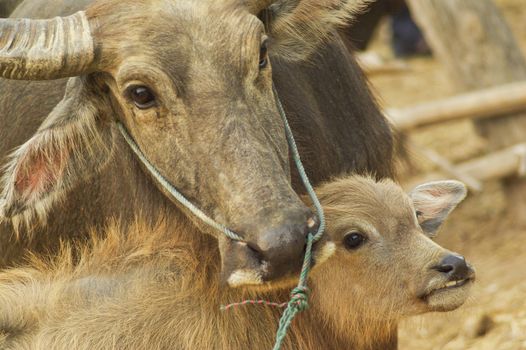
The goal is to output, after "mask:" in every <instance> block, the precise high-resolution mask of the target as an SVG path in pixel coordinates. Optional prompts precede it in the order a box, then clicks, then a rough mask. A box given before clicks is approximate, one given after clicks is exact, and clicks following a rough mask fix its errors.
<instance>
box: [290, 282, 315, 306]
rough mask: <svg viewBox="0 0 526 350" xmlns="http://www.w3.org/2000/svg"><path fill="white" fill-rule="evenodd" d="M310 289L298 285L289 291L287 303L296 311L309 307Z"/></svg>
mask: <svg viewBox="0 0 526 350" xmlns="http://www.w3.org/2000/svg"><path fill="white" fill-rule="evenodd" d="M309 296H310V289H309V288H308V287H306V286H305V287H304V286H299V287H296V288H294V289H293V290H292V292H291V293H290V301H289V305H296V306H294V307H295V308H296V309H297V311H298V312H302V311H305V310H307V309H308V308H309Z"/></svg>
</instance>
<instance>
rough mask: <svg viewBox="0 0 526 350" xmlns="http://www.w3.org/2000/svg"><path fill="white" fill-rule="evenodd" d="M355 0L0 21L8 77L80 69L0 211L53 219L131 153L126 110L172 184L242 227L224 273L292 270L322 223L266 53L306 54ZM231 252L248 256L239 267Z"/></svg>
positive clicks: (23, 159)
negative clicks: (301, 191) (295, 156)
mask: <svg viewBox="0 0 526 350" xmlns="http://www.w3.org/2000/svg"><path fill="white" fill-rule="evenodd" d="M360 4H361V1H352V0H347V1H319V0H316V1H314V0H304V1H270V0H267V1H263V0H261V1H256V0H251V1H250V0H248V1H241V0H217V1H215V0H203V1H193V0H176V1H169V0H147V1H131V0H125V1H120V0H119V1H116V0H110V1H107V0H104V1H102V0H101V1H95V2H94V3H93V4H92V5H91V6H90V7H89V8H88V9H87V11H86V12H78V13H76V14H74V15H72V16H69V17H64V18H55V19H51V20H26V19H2V20H0V33H1V36H0V76H1V77H4V78H7V79H26V80H42V79H57V78H64V77H71V78H70V80H69V83H68V85H67V88H66V91H65V95H64V98H63V100H62V101H61V102H60V103H59V104H58V105H57V106H56V108H55V109H54V110H53V112H52V113H51V114H50V115H49V116H48V118H47V119H46V120H45V122H44V123H43V124H42V126H41V128H40V129H39V130H38V132H37V133H36V134H35V135H34V136H33V137H32V138H31V139H30V140H29V141H27V142H26V143H25V144H24V145H22V146H21V147H20V148H19V149H18V150H17V151H16V152H15V153H14V154H13V157H12V159H11V161H10V162H9V165H8V168H7V171H6V173H5V175H4V178H3V193H2V198H3V199H2V201H3V202H2V204H1V208H0V214H2V215H3V216H5V217H9V218H13V219H14V222H16V221H19V222H20V221H22V222H24V221H25V222H26V223H28V222H29V221H31V220H32V219H33V218H34V217H35V216H37V217H40V219H41V220H44V219H45V217H46V213H47V212H48V210H49V208H50V207H51V206H52V204H53V203H54V202H56V201H57V200H60V199H61V198H63V197H64V195H65V194H66V193H67V191H69V190H71V188H73V187H74V186H75V185H76V184H77V183H79V182H81V181H84V180H85V179H86V178H88V177H90V176H94V175H96V173H97V171H98V170H99V169H101V168H102V167H104V165H105V164H106V163H107V162H108V161H109V160H110V159H112V157H119V154H116V153H118V152H123V148H119V147H116V146H115V145H118V144H123V142H122V136H121V135H120V134H119V133H118V132H117V128H116V122H118V123H120V124H122V125H124V126H125V127H126V129H127V130H128V131H129V133H130V134H131V136H132V138H133V139H134V140H135V142H136V143H137V144H138V145H139V147H140V149H141V150H142V152H143V153H144V154H145V156H146V157H147V158H148V159H149V161H150V162H151V163H153V165H154V166H155V167H156V168H157V169H158V170H159V172H160V173H161V174H162V175H163V176H164V177H165V178H166V179H167V180H168V181H169V182H170V183H171V184H173V185H174V186H175V187H177V188H178V189H179V190H180V191H181V192H182V193H183V194H184V195H186V197H187V198H188V199H190V200H191V201H192V202H193V203H194V204H196V205H197V206H198V207H200V208H201V209H202V210H203V211H205V212H206V213H208V214H209V215H210V216H211V217H212V218H213V219H215V220H216V221H218V222H220V223H222V224H224V225H226V226H228V227H229V228H231V229H232V230H233V231H235V232H236V233H238V234H239V235H240V236H242V237H243V240H244V242H242V243H234V242H231V241H228V240H226V241H225V240H223V241H222V243H221V244H220V247H221V252H222V259H223V266H225V267H226V268H227V270H228V271H227V272H226V273H225V274H224V275H225V279H227V280H229V278H230V276H231V275H235V276H237V277H236V278H234V280H235V281H236V282H235V283H233V284H248V283H261V282H263V281H268V280H275V279H277V278H280V277H283V276H285V275H288V274H290V273H292V272H297V271H298V270H299V268H300V265H301V260H302V255H303V251H304V245H305V238H306V235H307V232H308V231H309V230H314V229H316V227H315V225H310V226H311V227H309V225H308V224H307V222H308V221H309V219H311V220H310V222H313V220H314V219H313V214H312V213H311V211H310V210H309V209H308V208H307V207H306V206H305V205H304V204H302V202H301V201H300V199H299V198H298V196H297V195H296V194H295V193H294V191H293V190H292V188H291V185H290V174H289V173H290V169H289V161H288V160H289V157H288V147H287V142H286V138H285V133H284V127H283V123H282V120H281V119H280V115H279V113H278V111H277V108H276V105H275V100H274V95H273V91H272V76H271V73H272V72H271V64H270V61H269V55H274V56H281V57H283V58H285V59H305V58H306V57H307V56H308V55H309V54H310V52H312V50H313V48H314V47H315V46H316V45H317V44H319V42H320V41H322V40H323V39H324V38H325V37H326V36H328V35H329V33H330V32H331V30H332V29H333V28H334V26H335V25H337V24H339V23H341V22H342V21H343V20H344V19H345V18H346V17H348V16H349V15H350V14H351V13H352V11H353V10H354V9H356V8H358V7H359V6H360ZM126 152H128V151H126ZM115 176H121V175H120V174H116V175H115ZM154 182H155V181H154ZM156 185H157V186H158V187H159V189H160V190H163V188H162V186H160V185H159V184H157V183H156ZM182 209H184V208H182ZM192 219H194V218H193V217H192ZM196 224H198V225H199V224H200V222H198V221H197V220H196ZM203 229H205V228H204V227H203ZM212 233H213V234H217V232H212ZM233 251H235V252H236V254H240V255H242V256H243V257H244V258H246V259H248V260H249V261H250V263H248V264H244V265H243V268H242V269H241V268H239V266H237V265H236V264H235V263H232V262H231V259H230V257H229V255H228V254H227V253H228V252H233ZM247 266H248V267H249V268H248V270H247V268H246V267H247ZM239 276H242V277H239Z"/></svg>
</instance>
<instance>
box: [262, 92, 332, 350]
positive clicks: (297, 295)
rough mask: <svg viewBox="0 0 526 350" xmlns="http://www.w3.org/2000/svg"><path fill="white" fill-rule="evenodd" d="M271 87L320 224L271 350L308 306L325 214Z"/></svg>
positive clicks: (280, 105)
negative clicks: (315, 252)
mask: <svg viewBox="0 0 526 350" xmlns="http://www.w3.org/2000/svg"><path fill="white" fill-rule="evenodd" d="M272 89H273V91H274V98H275V99H276V105H277V107H278V111H279V114H280V115H281V118H282V119H283V124H284V125H285V132H286V134H287V141H288V143H289V147H290V152H291V154H292V158H293V159H294V163H296V168H298V172H299V174H300V177H301V181H302V182H303V185H304V186H305V189H306V190H307V193H308V194H309V197H310V199H311V201H312V203H313V204H314V207H315V208H316V211H317V214H318V219H319V221H320V225H319V226H318V231H317V232H316V234H315V235H312V233H309V235H308V237H307V248H306V249H305V257H304V259H303V266H302V269H301V272H300V279H299V282H298V285H297V286H296V288H294V289H293V290H292V292H291V293H290V295H291V298H290V301H289V303H288V305H287V308H286V309H285V311H284V312H283V315H282V316H281V319H280V320H279V327H278V331H277V333H276V342H275V343H274V348H273V350H279V349H281V346H282V345H283V341H284V340H285V336H286V335H287V331H288V329H289V327H290V325H291V324H292V320H293V319H294V317H295V316H296V314H297V313H298V312H301V311H305V310H307V309H308V308H309V294H310V290H309V288H308V287H307V278H308V276H309V272H310V267H311V264H312V245H313V244H314V243H315V242H317V241H318V240H319V239H320V238H321V236H322V235H323V232H324V231H325V214H324V212H323V208H322V206H321V203H320V201H319V200H318V196H316V192H314V189H313V188H312V185H311V183H310V181H309V177H308V176H307V173H306V172H305V168H304V167H303V163H302V162H301V158H300V154H299V151H298V147H297V145H296V141H295V140H294V135H293V134H292V129H291V128H290V125H289V122H288V120H287V115H286V113H285V110H284V109H283V105H282V104H281V101H280V99H279V97H278V92H277V91H276V87H275V86H273V87H272Z"/></svg>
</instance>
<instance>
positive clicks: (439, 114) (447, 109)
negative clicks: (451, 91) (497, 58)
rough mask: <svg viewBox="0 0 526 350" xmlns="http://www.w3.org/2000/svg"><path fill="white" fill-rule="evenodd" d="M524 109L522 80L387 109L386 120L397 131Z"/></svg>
mask: <svg viewBox="0 0 526 350" xmlns="http://www.w3.org/2000/svg"><path fill="white" fill-rule="evenodd" d="M521 110H526V81H521V82H518V83H512V84H506V85H501V86H498V87H494V88H489V89H484V90H479V91H476V92H471V93H466V94H461V95H457V96H453V97H450V98H446V99H443V100H437V101H433V102H428V103H423V104H419V105H416V106H413V107H408V108H402V109H388V110H387V111H386V115H387V117H388V118H389V119H390V120H391V121H392V122H393V124H394V125H395V126H396V127H397V128H398V129H400V130H411V129H414V128H417V127H421V126H426V125H432V124H436V123H441V122H445V121H450V120H459V119H469V118H487V117H494V116H498V115H505V114H509V113H512V112H518V111H521Z"/></svg>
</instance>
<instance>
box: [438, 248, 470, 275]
mask: <svg viewBox="0 0 526 350" xmlns="http://www.w3.org/2000/svg"><path fill="white" fill-rule="evenodd" d="M434 269H435V270H437V271H439V272H442V273H445V274H448V277H449V278H450V279H451V280H460V279H466V278H469V277H471V275H472V273H473V270H472V269H471V268H470V267H469V266H468V264H467V263H466V259H464V257H463V256H460V255H455V254H450V255H447V256H446V257H445V258H443V259H442V261H440V263H439V264H438V265H437V266H435V267H434Z"/></svg>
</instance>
